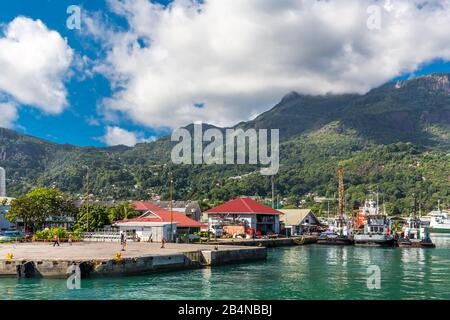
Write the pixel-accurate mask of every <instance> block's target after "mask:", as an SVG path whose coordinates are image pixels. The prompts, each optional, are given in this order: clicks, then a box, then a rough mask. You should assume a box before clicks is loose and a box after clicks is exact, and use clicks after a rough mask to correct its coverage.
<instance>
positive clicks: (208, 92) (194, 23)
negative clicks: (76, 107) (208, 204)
mask: <svg viewBox="0 0 450 320" xmlns="http://www.w3.org/2000/svg"><path fill="white" fill-rule="evenodd" d="M374 4H375V5H377V6H378V8H379V9H380V13H381V15H380V16H381V21H380V22H381V24H380V26H381V29H380V30H377V29H375V30H370V29H369V28H368V27H367V21H368V19H369V18H370V15H369V14H370V12H369V13H368V7H369V6H370V5H374ZM109 8H110V10H111V11H113V12H114V13H115V14H117V15H120V16H123V17H125V18H126V20H127V21H128V24H129V26H130V27H129V29H128V30H125V31H124V30H118V29H114V28H113V27H111V25H108V24H107V23H98V19H96V20H94V19H90V20H89V19H88V21H87V26H88V27H89V30H90V32H91V34H93V35H95V36H96V37H99V38H101V39H102V42H103V44H104V46H105V50H106V57H105V59H104V60H102V61H101V62H100V63H99V64H98V65H97V69H96V70H97V72H101V73H103V74H104V75H106V76H107V77H108V78H109V80H110V82H111V84H112V85H113V90H114V94H113V95H112V96H111V97H110V98H108V99H105V100H104V101H103V108H104V109H105V110H106V111H107V112H111V113H117V112H118V113H119V114H125V115H127V116H129V117H130V118H131V119H132V120H134V121H135V122H136V123H139V124H142V125H146V126H150V127H164V126H168V127H176V126H179V125H185V124H187V123H190V122H193V121H196V120H201V121H203V122H209V123H213V124H216V125H230V124H234V123H235V122H237V121H240V120H246V119H248V118H249V117H250V116H251V115H255V114H258V113H260V112H262V111H264V110H266V109H267V108H269V107H270V106H272V105H273V104H274V103H276V102H277V101H279V100H280V98H281V97H282V96H283V95H284V94H286V93H288V92H290V91H293V90H295V91H298V92H300V93H310V94H323V93H327V92H334V93H343V92H358V93H364V92H366V91H368V90H369V89H371V88H373V87H375V86H378V85H380V84H382V83H384V82H385V81H388V80H390V79H392V78H394V77H396V76H398V75H400V74H403V73H405V72H413V71H414V70H416V69H417V68H418V67H419V66H420V64H422V63H426V62H429V61H431V60H432V59H436V58H441V59H444V60H448V59H450V45H449V40H450V36H449V33H448V30H449V29H450V1H449V0H429V1H419V0H392V1H384V2H383V1H381V0H378V1H372V0H329V1H311V0H227V1H223V0H206V1H201V2H200V1H199V2H196V1H190V0H175V1H174V2H173V3H172V4H170V5H168V6H162V5H158V4H154V3H152V2H150V1H149V0H121V1H118V0H110V1H109ZM97 18H98V17H97ZM199 106H202V107H199Z"/></svg>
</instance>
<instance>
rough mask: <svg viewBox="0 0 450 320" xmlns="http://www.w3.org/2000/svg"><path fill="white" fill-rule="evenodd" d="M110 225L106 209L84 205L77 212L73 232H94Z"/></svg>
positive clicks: (88, 204)
mask: <svg viewBox="0 0 450 320" xmlns="http://www.w3.org/2000/svg"><path fill="white" fill-rule="evenodd" d="M110 223H111V220H110V219H109V209H108V208H106V207H104V206H99V205H93V204H90V203H85V204H84V205H83V206H82V207H81V208H80V209H79V211H78V214H77V219H76V222H75V230H76V231H77V232H86V231H94V230H97V229H101V228H103V227H104V226H105V225H108V224H110Z"/></svg>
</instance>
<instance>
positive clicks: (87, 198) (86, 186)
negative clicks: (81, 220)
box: [83, 165, 90, 232]
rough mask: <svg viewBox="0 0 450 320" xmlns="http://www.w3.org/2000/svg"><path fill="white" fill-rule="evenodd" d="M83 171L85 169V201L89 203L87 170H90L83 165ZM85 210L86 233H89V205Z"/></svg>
mask: <svg viewBox="0 0 450 320" xmlns="http://www.w3.org/2000/svg"><path fill="white" fill-rule="evenodd" d="M83 169H86V185H85V192H86V195H85V200H86V201H89V170H90V168H89V167H88V166H86V165H84V166H83ZM86 210H87V231H88V232H89V231H90V229H89V203H88V205H87V206H86Z"/></svg>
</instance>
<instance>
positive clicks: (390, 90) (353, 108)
mask: <svg viewBox="0 0 450 320" xmlns="http://www.w3.org/2000/svg"><path fill="white" fill-rule="evenodd" d="M449 79H450V75H449V74H444V73H439V74H432V75H427V76H422V77H417V78H414V79H411V80H405V81H398V82H391V83H387V84H385V85H382V86H381V87H379V88H376V89H373V90H371V91H370V92H368V93H366V94H364V95H359V94H342V95H335V94H327V95H321V96H311V95H303V94H299V93H296V92H291V93H289V94H287V95H286V96H285V97H283V99H282V100H281V101H280V102H279V103H278V104H277V105H276V106H275V107H273V108H272V109H271V110H269V111H267V112H265V113H262V114H261V115H259V116H258V117H256V118H255V119H253V120H251V121H248V122H241V123H239V124H237V125H236V126H235V127H234V128H242V129H249V128H255V129H260V128H263V129H277V128H278V129H280V138H281V149H280V160H281V167H280V172H279V174H278V175H277V177H276V179H275V187H276V191H277V194H280V195H281V196H283V197H287V198H288V199H289V201H290V202H292V203H293V204H298V203H299V202H300V200H305V201H307V204H308V205H311V206H315V208H316V209H317V210H323V209H324V207H323V206H322V207H321V208H319V207H317V205H316V204H313V203H312V202H311V197H308V196H307V195H308V194H317V195H321V196H328V197H333V195H334V194H335V193H336V189H337V178H336V170H337V168H338V166H343V167H344V168H345V170H346V181H345V183H346V186H347V203H348V205H347V206H348V207H349V208H350V207H352V206H357V205H358V204H359V203H360V201H363V200H364V198H365V196H366V194H367V193H368V192H369V191H370V190H372V191H373V190H375V189H377V188H378V190H379V191H380V192H381V194H382V197H383V198H384V200H385V202H386V205H387V209H388V210H390V211H391V212H393V213H407V212H408V211H409V210H410V208H411V204H412V202H413V201H412V194H413V193H417V194H418V195H419V196H420V203H421V205H422V207H423V208H424V209H431V208H432V207H433V206H434V205H435V204H436V203H437V200H438V199H440V200H441V201H444V202H446V203H447V204H449V203H450V191H449V190H450V188H449V184H450V157H449V154H450V81H449ZM205 126H208V125H205ZM208 127H209V126H208ZM187 129H188V130H190V131H192V130H193V126H192V125H190V126H187ZM173 145H174V143H172V142H171V141H170V138H169V137H162V138H160V139H158V140H157V141H155V142H150V143H142V144H138V145H136V146H135V147H133V148H129V147H125V146H118V147H110V148H93V147H77V146H71V145H58V144H55V143H52V142H49V141H46V140H42V139H38V138H34V137H30V136H26V135H22V134H19V133H17V132H14V131H11V130H7V129H0V166H2V167H5V168H6V170H7V174H8V180H7V182H8V192H9V194H10V195H11V196H18V195H21V194H24V193H26V192H27V191H29V190H31V189H32V188H33V187H35V186H57V187H58V188H60V189H62V190H63V191H66V192H70V193H72V194H74V195H81V194H82V193H84V192H85V191H86V186H87V189H88V190H89V192H92V193H94V194H95V195H96V196H97V197H99V198H101V199H107V198H114V199H129V198H133V199H146V198H149V197H150V195H151V194H152V193H156V194H162V195H163V196H166V195H167V181H168V174H169V172H172V173H173V176H174V184H175V196H176V197H177V198H194V199H204V198H208V199H210V200H211V201H213V202H214V201H224V200H227V199H229V198H232V197H235V196H239V195H244V194H245V195H260V196H266V195H269V194H271V181H270V178H268V177H265V176H261V175H259V174H258V172H259V171H258V170H257V167H256V166H251V165H239V166H229V165H223V166H218V165H215V166H206V165H195V166H194V165H192V166H188V165H179V166H175V165H173V164H171V162H170V152H171V149H172V146H173ZM86 166H87V167H89V180H88V179H86V176H87V175H86V173H87V170H88V169H87V168H86ZM88 182H89V184H88Z"/></svg>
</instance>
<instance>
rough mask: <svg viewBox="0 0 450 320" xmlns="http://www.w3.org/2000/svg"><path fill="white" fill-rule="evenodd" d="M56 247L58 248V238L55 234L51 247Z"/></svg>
mask: <svg viewBox="0 0 450 320" xmlns="http://www.w3.org/2000/svg"><path fill="white" fill-rule="evenodd" d="M56 245H57V246H58V247H59V236H58V235H57V234H55V235H54V236H53V246H56Z"/></svg>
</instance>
